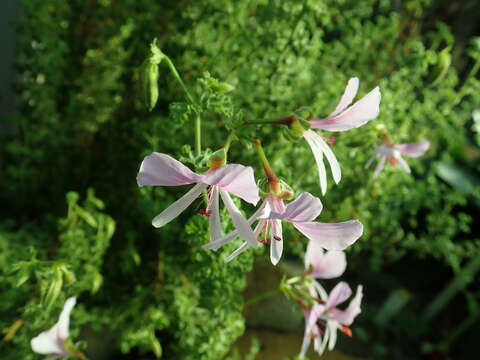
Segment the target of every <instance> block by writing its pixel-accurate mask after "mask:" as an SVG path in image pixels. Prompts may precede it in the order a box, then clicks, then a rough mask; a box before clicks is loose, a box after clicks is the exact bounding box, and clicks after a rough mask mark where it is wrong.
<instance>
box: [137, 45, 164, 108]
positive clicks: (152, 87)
mask: <svg viewBox="0 0 480 360" xmlns="http://www.w3.org/2000/svg"><path fill="white" fill-rule="evenodd" d="M163 57H164V55H163V53H162V51H161V50H160V49H159V48H158V46H157V39H154V40H153V42H152V43H151V44H150V54H149V57H148V58H147V59H146V60H145V62H144V64H143V74H142V77H143V96H144V101H145V105H146V106H147V108H148V110H149V111H152V109H153V108H154V107H155V105H156V104H157V100H158V64H160V62H161V61H162V59H163Z"/></svg>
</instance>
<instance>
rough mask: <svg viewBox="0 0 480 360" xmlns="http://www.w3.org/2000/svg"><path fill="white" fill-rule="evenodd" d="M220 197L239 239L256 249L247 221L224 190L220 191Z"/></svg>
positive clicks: (253, 235)
mask: <svg viewBox="0 0 480 360" xmlns="http://www.w3.org/2000/svg"><path fill="white" fill-rule="evenodd" d="M220 196H221V197H222V201H223V203H224V204H225V207H226V208H227V211H228V213H229V214H230V217H231V218H232V222H233V223H234V225H235V227H236V228H237V230H238V234H239V235H240V237H242V238H243V239H244V240H246V241H247V242H248V243H249V245H250V246H252V247H254V248H256V247H258V241H257V238H256V237H255V234H254V233H253V231H252V229H251V228H250V225H249V224H248V222H247V219H245V218H244V217H243V215H242V214H241V213H240V210H238V208H237V207H236V206H235V204H234V203H233V201H232V198H231V197H230V195H229V194H228V193H227V192H226V191H225V190H222V189H220Z"/></svg>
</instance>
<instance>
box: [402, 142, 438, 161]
mask: <svg viewBox="0 0 480 360" xmlns="http://www.w3.org/2000/svg"><path fill="white" fill-rule="evenodd" d="M429 147H430V142H429V141H421V142H417V143H411V144H398V145H393V148H394V149H396V150H398V151H400V152H401V153H402V154H403V155H405V156H408V157H413V158H415V157H419V156H422V155H423V154H424V153H425V151H427V150H428V148H429Z"/></svg>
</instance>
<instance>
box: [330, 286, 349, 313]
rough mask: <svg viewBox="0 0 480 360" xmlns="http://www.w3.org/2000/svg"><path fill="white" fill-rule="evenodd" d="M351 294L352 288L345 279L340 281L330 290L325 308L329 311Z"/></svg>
mask: <svg viewBox="0 0 480 360" xmlns="http://www.w3.org/2000/svg"><path fill="white" fill-rule="evenodd" d="M351 295H352V289H350V286H348V284H347V283H346V282H345V281H340V282H339V283H338V284H337V285H336V286H335V287H334V288H333V290H332V291H331V292H330V295H329V296H328V301H327V303H326V304H325V308H326V309H327V310H328V311H330V310H331V309H333V308H334V307H336V306H337V305H339V304H341V303H343V302H344V301H345V300H347V299H348V298H349V297H350V296H351Z"/></svg>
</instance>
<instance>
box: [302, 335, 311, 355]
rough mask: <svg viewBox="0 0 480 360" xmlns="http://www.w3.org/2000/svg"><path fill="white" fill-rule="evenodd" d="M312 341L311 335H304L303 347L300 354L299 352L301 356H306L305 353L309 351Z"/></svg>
mask: <svg viewBox="0 0 480 360" xmlns="http://www.w3.org/2000/svg"><path fill="white" fill-rule="evenodd" d="M310 341H311V340H310V335H308V334H305V335H304V336H303V342H302V348H301V350H300V354H299V356H300V357H305V354H306V353H307V351H308V348H309V346H310Z"/></svg>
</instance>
